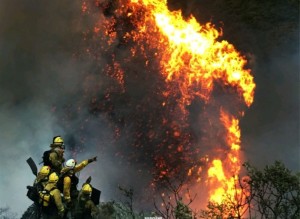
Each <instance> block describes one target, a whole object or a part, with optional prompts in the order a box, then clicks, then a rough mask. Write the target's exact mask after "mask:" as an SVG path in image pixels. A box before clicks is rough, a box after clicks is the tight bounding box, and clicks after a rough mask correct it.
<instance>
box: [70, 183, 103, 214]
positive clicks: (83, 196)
mask: <svg viewBox="0 0 300 219" xmlns="http://www.w3.org/2000/svg"><path fill="white" fill-rule="evenodd" d="M91 195H92V186H91V185H90V184H89V183H85V184H83V186H82V188H81V190H80V193H79V196H78V199H77V201H76V205H75V214H74V216H75V219H94V218H97V215H98V214H99V209H98V208H97V207H96V205H95V204H94V202H93V201H92V200H91Z"/></svg>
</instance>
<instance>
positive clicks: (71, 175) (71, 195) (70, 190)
mask: <svg viewBox="0 0 300 219" xmlns="http://www.w3.org/2000/svg"><path fill="white" fill-rule="evenodd" d="M96 160H97V157H93V158H91V159H87V160H83V161H82V162H81V163H79V164H77V163H76V161H75V160H74V159H69V160H67V161H66V163H65V167H64V168H63V169H62V170H61V177H62V179H63V180H62V181H63V185H62V188H61V187H60V189H61V191H62V192H63V196H64V202H65V203H66V205H67V207H68V208H69V209H70V210H71V214H73V212H74V202H75V200H76V199H77V197H78V193H79V192H78V190H77V184H78V182H79V179H78V177H77V176H76V173H78V172H79V171H81V170H82V169H83V168H84V167H86V166H87V165H88V164H90V163H92V162H94V161H96Z"/></svg>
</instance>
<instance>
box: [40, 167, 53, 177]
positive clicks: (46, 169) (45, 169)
mask: <svg viewBox="0 0 300 219" xmlns="http://www.w3.org/2000/svg"><path fill="white" fill-rule="evenodd" d="M49 173H50V167H49V166H42V168H41V169H40V172H39V174H41V175H48V174H49Z"/></svg>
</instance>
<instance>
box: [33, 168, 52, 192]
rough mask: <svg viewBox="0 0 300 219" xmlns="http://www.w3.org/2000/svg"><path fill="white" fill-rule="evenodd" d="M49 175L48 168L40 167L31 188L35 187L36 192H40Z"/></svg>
mask: <svg viewBox="0 0 300 219" xmlns="http://www.w3.org/2000/svg"><path fill="white" fill-rule="evenodd" d="M49 174H50V167H49V166H42V167H41V169H40V171H39V172H38V175H37V177H36V178H35V180H34V183H33V186H36V187H37V188H38V190H42V189H43V188H44V187H45V185H46V183H47V182H48V177H49Z"/></svg>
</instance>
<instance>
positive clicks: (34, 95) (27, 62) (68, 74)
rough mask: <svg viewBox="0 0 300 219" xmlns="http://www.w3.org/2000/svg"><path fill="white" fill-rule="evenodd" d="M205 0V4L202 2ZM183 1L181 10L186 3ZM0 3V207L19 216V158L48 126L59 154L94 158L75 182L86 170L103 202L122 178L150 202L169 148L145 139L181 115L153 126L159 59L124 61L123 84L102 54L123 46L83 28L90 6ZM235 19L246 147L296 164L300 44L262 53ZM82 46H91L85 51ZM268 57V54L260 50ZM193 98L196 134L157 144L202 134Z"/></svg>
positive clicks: (25, 175)
mask: <svg viewBox="0 0 300 219" xmlns="http://www.w3.org/2000/svg"><path fill="white" fill-rule="evenodd" d="M193 4H196V3H195V1H193ZM206 6H207V8H213V7H212V6H211V5H209V4H208V3H206ZM176 7H180V6H176ZM186 7H187V8H188V12H186V13H189V11H190V10H192V8H191V7H188V6H186ZM193 8H195V10H196V9H197V7H193ZM0 10H1V11H0V26H1V29H0V51H1V52H0V54H1V58H0V74H1V77H0V122H1V132H0V139H1V146H0V147H1V159H0V166H1V173H0V174H1V175H0V187H1V189H0V197H1V202H0V207H1V206H5V205H8V206H10V207H11V210H12V211H14V212H17V213H18V214H20V215H21V214H22V213H23V212H24V210H25V209H26V208H27V207H28V206H29V205H30V204H31V201H30V200H29V199H28V198H27V197H26V185H31V184H32V182H33V180H34V176H33V175H32V174H31V171H30V169H29V167H28V166H26V164H25V162H26V159H27V158H28V157H32V158H33V159H34V160H35V162H36V163H39V162H40V161H41V156H42V153H43V151H44V150H46V149H48V148H49V144H50V143H51V140H52V137H53V136H55V135H62V136H63V137H64V138H65V139H66V145H67V151H66V155H65V157H66V158H67V159H68V158H71V157H74V158H76V159H77V160H78V161H81V160H83V159H87V158H90V157H93V156H97V157H98V161H97V162H96V163H92V164H90V165H89V166H87V167H86V168H85V169H84V170H83V171H82V172H81V174H80V183H79V188H80V185H81V184H82V182H84V180H85V179H86V178H87V177H88V176H92V185H93V186H94V187H96V188H98V189H100V190H102V196H101V201H104V200H109V199H115V200H117V199H118V198H120V197H119V196H120V193H119V191H118V189H117V187H118V185H119V184H120V185H121V186H123V187H127V188H129V187H132V188H133V189H134V192H135V193H134V194H136V195H137V196H136V197H135V198H136V199H135V201H136V203H138V202H140V203H141V205H143V204H145V202H147V201H148V205H152V200H147V199H146V198H145V197H147V195H148V194H147V192H148V190H146V187H147V186H148V184H149V182H150V181H151V179H152V173H153V172H152V168H153V165H154V164H153V159H155V157H153V155H155V154H160V155H161V157H164V156H169V153H170V150H168V148H163V147H162V148H161V149H160V150H158V149H157V148H156V149H154V148H153V147H151V145H156V144H158V143H159V140H161V139H163V138H165V137H166V135H167V134H165V133H168V132H170V131H171V130H174V129H173V128H174V127H175V126H176V122H180V121H174V123H172V124H171V123H170V124H169V127H167V128H163V127H161V126H160V124H161V121H163V119H164V118H165V117H168V116H169V115H168V110H163V109H161V108H160V103H161V102H162V101H163V100H162V99H160V98H161V97H160V95H158V94H160V93H161V91H162V88H163V87H162V86H163V85H162V79H161V78H159V77H158V76H155V74H153V72H156V71H157V69H155V66H157V63H150V64H151V67H149V68H150V69H149V68H146V67H145V66H144V65H142V64H141V61H142V60H136V63H138V64H134V65H127V66H126V65H125V64H124V66H122V67H127V68H129V67H130V71H128V72H127V76H126V78H125V80H126V85H127V90H126V92H125V93H124V92H122V88H121V87H120V85H117V84H115V83H116V82H115V80H113V79H112V78H110V77H109V76H107V75H105V74H104V71H105V70H107V68H106V67H107V65H110V64H112V63H113V60H111V58H112V56H108V55H107V54H110V53H113V54H114V55H115V56H114V57H113V58H114V59H115V60H117V61H122V60H126V58H127V56H128V55H129V53H128V51H126V50H125V51H124V47H126V45H123V44H122V42H121V41H120V42H119V44H118V45H115V47H112V48H113V49H114V51H107V50H105V49H103V45H101V42H100V40H99V39H100V38H93V36H92V35H93V34H92V33H91V32H88V31H89V30H90V29H91V28H92V27H93V25H94V24H95V23H97V22H102V21H103V19H104V17H103V15H101V13H100V12H99V11H97V10H98V9H97V8H94V9H93V10H95V11H90V14H88V15H87V14H85V15H83V14H82V12H81V5H80V2H77V3H76V2H74V1H71V0H69V1H58V0H54V1H51V2H45V1H43V2H40V1H39V2H35V1H31V0H25V1H17V0H3V1H1V3H0ZM198 16H199V19H200V18H201V16H200V15H199V14H198ZM214 19H216V20H217V18H214ZM222 20H223V19H222ZM229 21H230V20H229ZM231 21H232V20H231ZM228 23H229V22H228ZM228 23H227V25H226V23H225V26H224V29H225V28H227V27H228V25H229V24H228ZM233 23H234V22H233ZM239 25H241V24H239ZM241 26H243V25H241ZM119 28H120V27H119ZM243 28H245V29H246V31H245V33H246V34H245V35H246V36H245V38H246V39H247V40H250V41H247V42H240V41H238V40H239V39H236V38H238V37H237V36H235V35H236V34H232V38H233V40H236V41H237V44H238V45H239V46H240V47H241V48H243V49H244V50H245V51H247V49H249V50H251V52H253V53H254V56H255V57H256V59H257V61H256V62H255V68H254V69H253V73H254V74H255V78H256V83H257V91H256V98H255V102H254V104H253V106H252V107H251V108H250V109H249V110H247V111H246V114H245V117H244V119H243V120H242V121H241V122H242V124H241V125H242V137H243V139H242V140H243V146H244V148H245V149H244V150H245V151H244V152H245V154H246V157H247V159H249V160H250V161H251V162H252V163H254V164H259V165H261V166H264V165H265V163H266V162H272V161H273V160H275V159H279V160H283V161H285V162H286V163H287V164H288V167H290V168H292V169H296V170H297V169H298V170H299V169H300V168H299V135H298V134H299V133H298V131H299V114H298V112H299V105H298V101H299V88H298V85H297V84H298V81H299V63H298V60H299V53H298V51H296V52H294V53H291V52H290V51H292V49H291V48H290V47H295V46H296V45H288V46H287V47H281V48H280V49H278V50H277V51H271V50H269V51H268V52H267V53H266V52H265V51H260V50H259V48H260V46H261V45H257V47H256V46H253V45H255V43H256V40H257V41H259V40H258V38H256V32H255V30H253V31H251V30H249V29H247V28H246V27H245V26H243ZM232 29H233V30H236V29H234V28H232ZM225 30H226V29H225ZM85 31H86V32H85ZM247 34H251V35H250V36H249V35H247ZM228 35H230V33H229V34H228V32H227V33H226V32H225V36H228ZM241 35H242V34H241ZM83 36H85V37H86V38H87V40H86V41H83V40H82V39H83ZM242 38H243V37H240V39H242ZM245 38H243V39H245ZM265 42H266V39H265ZM296 42H297V44H298V41H296ZM250 47H251V49H250ZM252 47H255V48H254V49H253V48H252ZM86 48H89V49H92V52H86V53H85V54H84V55H83V54H82V53H84V52H83V51H86ZM106 49H107V48H106ZM283 51H284V55H281V54H282V53H283ZM266 56H269V59H268V60H267V61H266V60H265V59H263V58H265V57H266ZM137 59H138V58H137ZM253 66H254V65H253ZM125 70H127V69H126V68H125ZM145 81H146V82H147V83H141V82H145ZM107 90H109V91H110V92H107ZM108 93H109V94H110V96H107V94H108ZM218 98H219V100H218V101H224V100H226V98H224V97H222V96H219V97H218ZM199 106H200V108H201V107H203V105H202V103H201V102H199V103H193V105H191V107H190V109H189V110H190V112H191V118H190V120H191V121H193V123H192V129H193V130H194V131H195V134H196V136H188V137H186V139H185V138H184V136H183V137H182V139H178V140H174V142H165V143H164V144H165V145H167V144H169V143H170V145H171V146H172V145H173V146H174V145H176V143H177V142H178V141H194V140H195V139H200V138H201V136H202V134H203V133H202V130H197V126H198V123H199V124H205V125H204V126H206V129H207V128H208V127H209V126H208V125H207V122H208V121H206V120H205V119H203V118H204V117H205V116H206V115H205V116H203V115H202V113H203V114H204V112H200V113H199V112H198V113H196V109H198V107H199ZM171 108H172V106H170V108H169V109H171ZM145 109H146V110H145ZM158 109H159V110H158ZM213 110H216V109H215V108H212V109H211V111H213ZM212 119H217V118H212ZM149 124H150V126H149ZM151 125H152V126H151ZM211 128H212V129H213V127H211ZM215 128H217V129H218V128H219V127H215ZM180 131H182V132H183V133H184V132H188V131H189V130H180ZM197 131H198V132H197ZM136 136H139V138H136ZM167 137H170V136H169V135H167ZM210 140H213V137H211V138H210ZM161 146H164V145H161ZM154 150H155V151H154ZM203 153H204V152H203ZM171 155H175V158H176V160H171V161H170V164H172V162H177V164H178V162H179V163H184V162H186V161H184V160H181V158H182V157H180V155H179V154H176V153H175V154H171ZM176 155H178V157H176ZM147 188H148V187H147ZM141 194H143V196H144V197H143V198H140V195H141ZM148 197H151V196H150V195H148ZM140 199H141V200H140Z"/></svg>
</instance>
